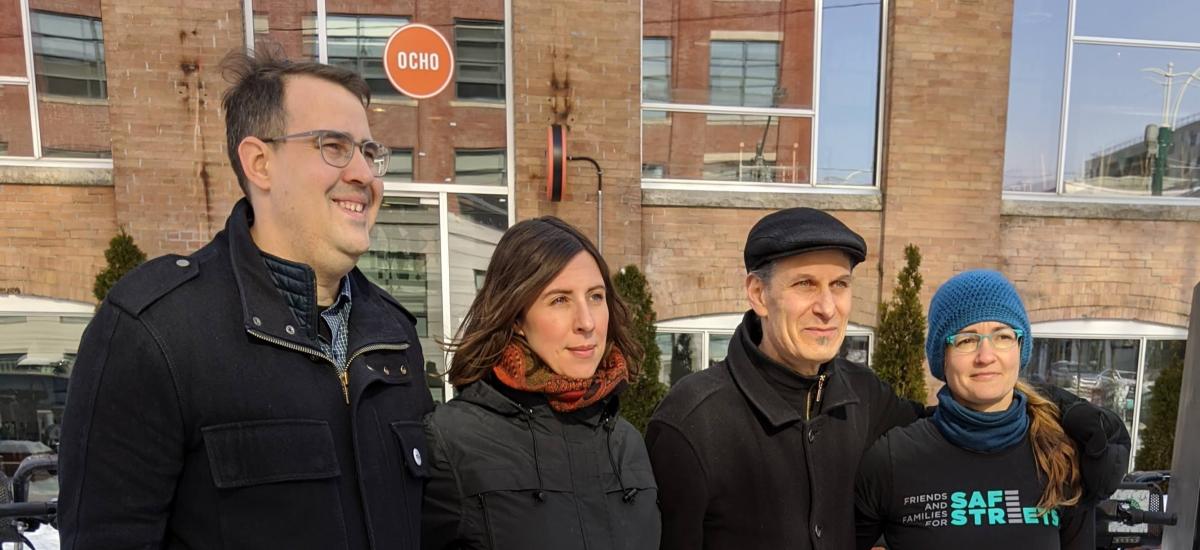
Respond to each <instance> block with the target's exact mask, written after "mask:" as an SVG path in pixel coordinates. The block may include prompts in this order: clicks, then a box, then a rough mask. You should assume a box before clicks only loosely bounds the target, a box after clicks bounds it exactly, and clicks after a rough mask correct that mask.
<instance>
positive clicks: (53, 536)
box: [0, 525, 58, 550]
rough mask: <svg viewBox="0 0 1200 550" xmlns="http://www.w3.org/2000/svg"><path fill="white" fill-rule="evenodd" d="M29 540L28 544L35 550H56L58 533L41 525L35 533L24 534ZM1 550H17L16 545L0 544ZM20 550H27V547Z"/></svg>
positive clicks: (49, 527) (47, 526)
mask: <svg viewBox="0 0 1200 550" xmlns="http://www.w3.org/2000/svg"><path fill="white" fill-rule="evenodd" d="M25 536H26V537H28V538H29V542H32V543H33V547H34V548H35V549H36V550H58V531H56V530H55V529H54V528H53V527H51V526H49V525H43V526H41V527H40V528H38V530H37V531H31V532H29V533H25ZM0 547H3V550H10V549H15V548H18V546H17V545H16V544H11V543H10V544H2V545H0ZM19 548H21V549H22V550H28V548H29V546H28V545H26V546H20V547H19Z"/></svg>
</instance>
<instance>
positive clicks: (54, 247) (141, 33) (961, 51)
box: [0, 0, 1200, 438]
mask: <svg viewBox="0 0 1200 550" xmlns="http://www.w3.org/2000/svg"><path fill="white" fill-rule="evenodd" d="M1099 4H1103V6H1099V7H1096V6H1091V5H1083V4H1082V3H1080V5H1079V6H1078V7H1076V8H1075V9H1071V6H1074V5H1075V3H1074V2H1070V1H1068V0H1016V1H1015V2H980V1H978V0H951V1H947V2H916V1H912V0H882V1H874V2H872V1H855V0H645V1H644V2H643V1H638V0H610V1H605V2H594V1H582V0H558V1H555V2H534V1H531V0H480V1H468V0H454V1H449V2H433V1H416V0H410V1H399V2H382V1H378V0H374V1H369V2H345V1H340V0H306V2H304V3H300V4H297V3H295V2H282V1H278V0H217V1H215V2H208V3H204V4H203V5H200V4H196V3H187V4H185V3H181V2H169V1H163V0H149V1H146V2H127V1H120V0H111V1H110V0H99V1H96V0H53V1H49V0H8V1H6V2H4V3H3V4H0V212H2V213H3V216H2V217H0V295H8V297H9V298H10V300H9V301H8V302H4V301H0V327H3V326H5V324H6V323H7V324H12V325H20V324H21V323H25V324H28V323H29V322H30V321H29V320H30V319H35V318H36V319H40V320H43V321H44V320H45V319H44V318H46V317H53V316H58V317H59V318H60V319H66V320H67V321H63V323H68V324H69V323H74V324H71V325H70V326H69V327H68V328H67V329H64V331H63V333H64V334H68V335H69V334H76V333H77V332H78V330H77V329H78V327H79V325H78V323H76V322H75V321H71V319H76V318H78V317H79V316H80V315H81V314H80V309H79V308H80V307H84V309H86V307H87V306H88V305H90V304H92V303H94V298H93V296H92V292H91V289H92V282H93V279H94V277H95V274H96V273H97V272H98V271H99V270H100V269H101V268H102V267H103V266H104V256H103V253H104V249H105V247H106V246H107V242H108V240H109V239H110V238H111V237H112V236H113V235H115V234H116V233H117V231H118V230H120V229H123V230H125V231H127V232H128V233H129V234H130V235H132V236H133V237H134V239H135V240H136V242H137V243H138V244H139V245H140V246H141V247H142V248H143V249H144V250H145V251H146V252H147V253H148V254H150V255H151V256H154V255H158V254H163V253H172V252H174V253H187V252H190V251H192V250H195V249H196V248H198V247H199V246H200V245H201V244H203V243H204V242H205V241H207V240H208V239H209V238H210V237H211V236H212V235H213V234H214V233H215V232H216V231H218V230H219V229H220V228H221V227H222V226H223V223H224V220H225V217H226V215H227V214H228V212H229V209H230V207H231V205H232V204H233V202H234V201H236V200H237V199H238V198H239V196H240V191H239V190H238V188H237V185H236V182H235V179H234V177H233V174H232V172H231V170H230V169H229V163H228V160H227V157H226V152H225V142H224V128H223V123H222V120H223V119H222V113H221V111H220V107H219V103H220V96H221V92H222V91H223V90H224V88H225V86H226V83H225V82H224V81H223V79H222V76H221V74H220V71H219V67H218V63H219V60H220V59H221V57H222V56H223V55H224V54H225V53H226V52H228V51H230V50H232V49H236V48H242V47H247V46H249V45H257V46H258V47H260V48H262V47H272V48H279V49H281V50H282V51H284V52H286V53H287V54H288V55H289V56H292V57H296V58H310V59H315V60H319V61H323V62H328V63H334V64H341V65H344V66H347V67H352V68H354V69H355V70H357V71H360V72H361V73H362V74H363V75H364V76H365V77H366V78H367V79H368V82H369V83H370V84H371V86H372V89H373V90H374V92H375V100H374V101H373V103H372V106H371V110H370V112H369V116H370V120H371V124H372V129H373V133H374V134H375V138H376V139H379V140H381V141H384V142H385V143H386V144H387V145H389V146H391V147H392V148H393V150H394V151H395V153H394V155H393V159H392V167H391V173H390V174H389V175H388V177H387V178H385V187H386V189H387V195H388V198H387V205H386V207H385V209H384V211H383V212H382V213H381V216H380V223H379V226H378V228H377V229H376V232H375V244H374V250H373V251H372V252H371V253H370V254H368V255H367V256H366V257H364V258H363V260H362V267H363V268H364V269H365V270H366V271H367V272H368V273H369V274H370V276H372V277H374V278H375V279H376V280H378V281H379V282H380V283H381V284H383V285H384V286H386V287H387V288H388V289H389V290H390V291H392V292H393V293H394V294H395V295H396V296H397V297H399V298H400V299H401V300H403V301H404V302H405V303H406V304H408V305H409V306H410V308H411V309H412V310H413V312H414V313H415V314H416V315H417V316H418V317H419V319H420V320H421V321H420V323H419V324H420V330H421V331H422V333H423V334H424V335H425V336H426V339H425V348H426V350H427V352H428V353H427V355H428V356H429V357H428V360H429V361H430V365H428V367H429V368H430V369H431V370H433V369H440V368H441V367H442V366H443V365H444V358H443V357H442V356H441V355H440V354H438V353H436V352H434V351H433V350H435V349H436V347H435V345H434V342H433V340H434V338H439V337H446V336H450V335H452V333H453V330H454V328H455V327H457V325H458V322H459V321H461V318H462V315H463V314H464V313H465V311H466V308H467V306H468V305H469V304H470V302H471V299H472V297H473V295H474V292H475V289H476V288H478V287H477V285H478V284H479V282H480V281H481V280H482V277H484V276H485V270H486V265H487V258H488V256H489V255H490V250H491V247H492V246H493V245H494V243H495V242H496V239H498V238H499V235H500V233H501V232H502V231H503V228H504V227H506V226H507V225H510V224H511V223H513V222H514V221H516V220H520V219H525V218H529V217H533V216H537V215H544V214H553V215H557V216H560V217H563V218H565V219H567V220H568V221H570V222H572V223H574V224H576V225H578V226H579V227H580V228H582V229H583V230H584V231H585V232H587V233H588V234H590V235H592V236H593V237H596V236H597V227H598V223H597V221H598V218H597V206H598V201H597V199H598V194H597V193H596V187H595V181H596V179H595V178H596V175H595V173H594V170H593V169H592V168H591V166H590V165H589V164H586V163H572V164H571V168H570V171H569V187H568V190H567V194H566V197H565V200H563V201H562V202H551V201H549V200H547V199H546V198H545V196H544V186H545V184H544V180H545V174H546V171H547V167H546V162H545V155H546V153H545V142H546V128H547V127H548V126H549V125H550V124H555V123H557V124H563V125H565V126H566V127H567V128H568V131H569V147H570V152H571V154H574V155H582V156H588V157H592V158H594V159H596V160H597V161H598V162H599V164H600V165H601V166H602V168H603V170H604V193H603V199H604V200H603V211H602V213H601V214H600V215H601V216H602V219H603V235H602V237H603V251H604V253H605V255H606V256H607V257H608V258H609V261H610V263H611V264H612V265H614V266H621V265H627V264H636V265H639V266H641V267H642V268H643V269H644V270H645V272H646V273H647V275H648V277H649V278H650V281H651V284H652V286H653V292H654V298H655V304H656V309H657V313H658V317H659V319H660V321H661V331H662V332H661V334H660V345H661V346H662V348H663V351H664V352H665V353H664V366H666V367H667V368H664V372H665V373H666V374H665V375H664V376H665V377H666V378H668V379H669V380H671V379H674V378H677V377H678V376H679V375H682V374H685V373H686V372H689V371H692V370H695V369H698V368H703V367H704V366H706V365H707V364H708V363H709V362H711V361H715V360H719V359H720V358H721V357H723V355H724V348H725V345H726V344H727V342H728V334H729V333H731V332H732V329H733V326H734V325H735V324H736V320H737V318H738V317H737V316H738V314H740V313H741V312H742V311H744V310H745V308H746V301H745V298H744V291H743V289H742V285H743V277H744V270H743V268H742V261H741V248H742V245H743V241H744V239H745V234H746V232H747V230H748V229H749V228H750V226H751V225H752V224H753V223H754V222H755V221H756V220H758V219H759V218H760V217H762V216H763V215H765V214H766V213H768V212H770V211H772V210H774V209H778V208H783V207H788V206H813V207H818V208H823V209H826V210H829V211H831V212H833V213H834V214H835V215H836V216H838V217H839V218H841V219H843V220H844V221H845V222H846V223H848V224H849V225H850V226H851V227H853V228H854V229H856V230H857V231H858V232H860V233H861V234H862V235H863V236H864V237H865V238H866V240H867V242H868V245H869V248H870V252H869V255H868V258H867V261H866V262H865V263H863V264H862V265H861V266H860V267H859V268H858V270H857V271H856V274H855V278H856V280H855V303H854V314H853V317H852V319H851V322H852V331H851V333H852V337H851V338H850V339H849V342H848V344H847V347H846V350H845V351H846V353H847V354H848V355H850V356H851V357H853V358H855V359H859V360H867V359H868V358H869V353H870V350H871V345H872V344H871V342H872V336H871V335H872V331H873V327H875V326H876V325H877V314H878V311H877V309H878V304H879V302H880V301H881V300H885V299H887V298H888V297H889V296H890V293H891V288H892V286H893V284H894V280H895V276H896V273H897V271H898V270H899V268H900V267H901V265H902V264H903V249H904V247H905V246H906V245H907V244H910V243H911V244H916V245H918V246H919V247H920V248H921V251H922V254H923V257H924V263H923V265H922V273H923V275H924V277H925V281H926V285H925V290H924V294H923V297H924V299H925V300H926V301H927V300H928V298H929V296H930V295H931V294H932V292H933V291H934V290H935V289H936V288H937V286H938V285H939V284H940V283H941V282H942V281H944V280H946V279H947V278H948V277H950V276H951V275H953V274H954V273H956V272H958V271H961V270H964V269H968V268H977V267H983V268H993V269H998V270H1000V271H1002V272H1004V273H1005V274H1006V275H1008V276H1009V277H1010V278H1011V279H1013V280H1014V281H1015V282H1016V283H1017V285H1018V287H1019V289H1020V291H1021V292H1022V294H1023V296H1024V298H1025V300H1026V305H1027V307H1028V308H1029V310H1030V312H1031V314H1032V316H1033V320H1034V321H1035V322H1036V323H1037V324H1036V325H1035V329H1034V333H1035V336H1037V337H1038V342H1039V344H1038V347H1037V350H1036V354H1035V362H1034V363H1035V364H1034V365H1033V366H1032V367H1031V375H1035V376H1039V377H1043V378H1046V379H1049V380H1052V381H1055V382H1057V383H1060V384H1062V385H1065V386H1068V387H1070V388H1071V389H1072V390H1074V391H1076V392H1078V393H1080V394H1081V395H1085V396H1086V397H1089V398H1091V399H1093V400H1095V401H1097V402H1100V403H1103V404H1105V405H1106V406H1110V407H1112V408H1114V409H1115V410H1117V411H1118V413H1119V414H1121V415H1122V417H1123V418H1125V419H1126V422H1127V423H1128V424H1129V426H1130V427H1131V431H1133V432H1134V433H1135V437H1136V434H1137V432H1138V431H1139V427H1140V426H1143V425H1145V424H1146V423H1147V422H1149V421H1152V419H1149V418H1148V417H1146V415H1144V414H1143V412H1144V411H1145V404H1144V397H1145V396H1146V395H1148V392H1149V389H1150V388H1151V387H1152V385H1153V381H1154V378H1155V376H1156V375H1157V373H1158V371H1159V370H1161V369H1162V367H1163V366H1164V365H1165V364H1166V362H1167V361H1169V360H1170V359H1169V358H1170V357H1171V356H1172V355H1173V354H1176V353H1179V354H1182V351H1183V343H1182V342H1183V338H1184V336H1185V334H1186V328H1187V325H1188V308H1189V304H1190V298H1191V289H1192V286H1193V285H1194V284H1196V283H1197V282H1198V281H1200V258H1198V257H1197V253H1198V252H1200V244H1197V242H1198V241H1197V240H1196V239H1195V238H1194V235H1196V234H1197V233H1198V232H1200V199H1196V198H1195V196H1196V194H1197V192H1196V190H1197V189H1200V165H1198V164H1200V163H1198V162H1197V161H1196V160H1195V157H1196V155H1194V154H1192V153H1189V152H1188V151H1192V150H1194V149H1195V147H1194V146H1196V145H1197V144H1200V136H1198V134H1197V132H1198V130H1196V129H1195V128H1194V125H1192V126H1189V125H1187V124H1180V123H1179V121H1187V120H1191V119H1190V118H1189V116H1190V115H1193V114H1195V113H1197V112H1200V94H1197V93H1193V94H1187V90H1188V88H1189V86H1191V85H1193V84H1195V82H1194V81H1195V80H1196V78H1193V76H1195V75H1196V73H1195V72H1193V71H1194V70H1196V69H1200V33H1198V32H1197V31H1196V30H1195V29H1194V28H1192V27H1190V26H1188V25H1185V24H1183V23H1176V22H1177V21H1178V22H1183V21H1194V20H1195V18H1189V17H1186V16H1185V15H1186V14H1188V13H1191V12H1196V11H1197V10H1200V8H1197V7H1194V6H1193V5H1192V4H1191V3H1188V2H1184V1H1183V0H1172V1H1170V2H1163V3H1162V4H1164V6H1165V5H1168V4H1169V5H1170V6H1168V7H1169V8H1170V9H1169V10H1168V7H1154V8H1146V9H1143V10H1133V8H1129V7H1126V4H1121V3H1115V2H1100V3H1099ZM1109 4H1112V5H1111V6H1110V5H1109ZM1118 4H1119V5H1118ZM1163 10H1167V11H1163ZM1171 10H1174V11H1171ZM1189 10H1190V11H1189ZM1193 15H1200V13H1195V14H1193ZM409 22H417V23H424V24H427V25H430V26H433V27H434V28H436V29H438V30H439V31H440V32H441V33H442V34H443V35H444V36H446V38H447V39H448V40H449V42H450V43H451V45H452V46H453V49H454V51H455V55H456V66H455V71H454V77H453V80H452V81H451V83H450V85H449V86H448V87H447V88H446V89H445V91H443V92H442V93H441V94H439V95H438V96H436V97H433V98H430V99H422V100H415V99H411V98H408V97H405V96H403V95H400V94H398V93H396V92H394V91H393V90H392V89H391V88H390V86H389V85H388V82H387V80H386V78H384V76H383V73H382V68H381V66H382V60H381V52H382V47H383V43H384V41H385V40H386V38H387V36H389V35H390V34H391V32H392V31H393V30H394V29H395V28H396V27H398V26H399V25H403V24H406V23H409ZM1155 71H1157V72H1155ZM1147 75H1151V76H1152V77H1154V78H1157V79H1158V82H1155V81H1153V80H1149V79H1147V78H1146V76H1147ZM1167 81H1170V82H1171V83H1172V86H1171V87H1167V86H1164V85H1163V84H1164V83H1165V82H1167ZM1164 105H1165V107H1164ZM1147 124H1155V125H1156V127H1155V131H1156V132H1157V131H1158V128H1159V127H1162V128H1167V129H1169V130H1168V133H1170V135H1171V139H1172V140H1173V145H1169V146H1167V147H1165V148H1162V147H1159V146H1158V142H1155V143H1154V145H1153V146H1151V145H1149V144H1147V145H1146V146H1144V147H1142V148H1141V149H1138V148H1137V147H1133V148H1130V145H1129V143H1130V140H1135V141H1136V140H1143V139H1145V138H1144V136H1145V135H1146V125H1147ZM1155 135H1156V136H1157V134H1155ZM1138 142H1139V143H1140V141H1138ZM1135 150H1136V151H1144V153H1142V152H1139V153H1137V154H1144V155H1146V156H1147V160H1146V161H1143V162H1107V161H1106V159H1107V158H1108V156H1111V155H1114V154H1116V155H1117V156H1120V157H1121V158H1124V157H1125V156H1129V155H1130V154H1131V153H1129V152H1130V151H1135ZM1151 151H1154V153H1155V156H1154V160H1153V161H1151V160H1149V157H1150V152H1151ZM1160 158H1161V159H1165V160H1164V161H1163V162H1159V161H1158V159H1160ZM1135 160H1136V159H1135ZM1097 166H1112V168H1107V169H1103V170H1101V169H1098V168H1096V167H1097ZM1089 167H1091V168H1089ZM31 300H32V301H31ZM5 304H7V305H5ZM30 304H33V305H30ZM4 308H7V309H4ZM4 318H7V319H8V320H9V321H11V323H10V322H9V321H3V319H4ZM38 326H44V324H43V325H38ZM38 330H44V329H38ZM27 332H28V331H27ZM3 334H5V333H3V332H2V331H0V369H8V370H9V371H12V372H25V371H30V369H33V371H36V372H46V373H57V374H56V376H61V375H63V374H64V373H65V372H66V371H68V370H69V367H70V362H71V360H72V359H73V353H74V348H73V344H72V343H71V341H70V340H71V339H70V338H69V337H64V338H60V339H59V340H57V341H58V342H59V343H58V348H55V349H57V351H52V350H51V351H46V350H44V349H42V348H39V351H37V353H34V352H33V350H31V349H30V344H29V343H28V342H24V341H18V340H19V338H18V337H17V336H7V337H4V336H3ZM22 334H26V333H22ZM56 353H57V355H55V354H56ZM22 369H24V371H23V370H22ZM438 389H439V391H440V390H441V387H440V386H439V387H438ZM3 391H4V389H3V387H0V392H3ZM60 397H61V396H60ZM31 399H32V398H31ZM35 400H40V401H38V402H39V403H41V404H39V405H37V406H36V407H34V408H35V409H38V410H53V409H55V408H56V407H58V406H60V405H56V404H55V397H54V396H53V395H46V396H38V397H36V399H35ZM21 414H23V416H21V418H20V419H19V420H16V422H17V423H18V424H19V423H24V424H21V425H20V426H17V425H15V424H14V427H12V428H11V430H15V432H14V434H13V435H7V434H0V435H5V437H14V436H16V435H21V438H32V437H35V435H31V434H36V433H38V432H39V431H40V430H41V429H43V428H45V425H44V424H46V423H48V422H49V423H52V422H53V415H50V417H48V418H43V417H45V416H46V415H41V416H38V415H36V414H34V413H29V414H25V413H21ZM18 416H20V415H18ZM3 420H5V421H6V420H8V419H7V417H6V418H4V419H3Z"/></svg>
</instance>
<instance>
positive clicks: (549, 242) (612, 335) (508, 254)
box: [446, 216, 643, 388]
mask: <svg viewBox="0 0 1200 550" xmlns="http://www.w3.org/2000/svg"><path fill="white" fill-rule="evenodd" d="M580 252H586V253H587V254H588V255H590V256H591V257H592V259H594V260H596V265H598V266H599V267H600V276H601V277H603V279H604V289H605V292H604V296H605V301H606V302H607V304H608V345H609V346H610V347H611V346H613V345H615V346H616V347H617V348H618V349H620V350H621V353H622V354H624V355H625V359H626V363H627V364H628V368H629V375H630V378H633V377H636V376H637V374H638V372H639V370H640V367H641V361H642V354H643V350H642V347H641V345H640V344H639V343H638V342H637V340H636V339H634V337H633V334H632V332H631V331H630V327H629V321H630V314H629V308H628V306H626V305H625V302H623V301H622V300H621V297H620V296H618V295H617V289H616V288H615V287H614V286H613V282H612V277H611V276H610V274H609V271H608V264H607V263H606V262H605V261H604V258H603V257H602V256H601V255H600V251H599V250H597V249H596V246H595V245H593V244H592V242H591V241H590V240H588V238H587V237H585V236H584V235H583V234H582V233H580V232H579V230H578V229H575V228H574V227H572V226H571V225H570V224H568V223H567V222H564V221H562V220H560V219H558V218H555V217H553V216H544V217H541V218H534V219H531V220H525V221H522V222H519V223H517V224H516V225H513V226H512V227H510V228H508V231H505V232H504V236H502V237H501V238H500V242H499V243H498V244H497V245H496V250H495V252H493V253H492V259H491V261H489V262H488V268H487V275H485V276H484V280H483V288H480V289H479V293H478V294H476V296H475V301H474V302H472V303H471V308H470V309H469V310H467V316H466V318H465V319H464V320H463V324H462V327H461V328H460V329H459V332H458V337H457V338H455V339H454V340H452V341H450V342H448V343H447V345H446V349H447V350H448V351H451V352H453V353H454V358H453V359H452V360H451V361H450V370H449V372H448V373H447V374H448V376H449V378H450V383H451V384H453V385H454V387H455V388H462V387H464V386H466V385H468V384H471V383H473V382H476V381H478V380H480V379H482V378H483V377H484V376H485V375H486V374H487V373H488V371H489V370H491V368H492V366H493V365H494V364H495V363H496V361H497V360H498V359H499V358H500V354H501V352H502V351H503V350H504V347H505V346H507V345H508V344H509V343H510V342H512V340H513V338H517V337H518V336H517V335H516V325H517V322H518V321H519V320H520V319H521V316H522V315H523V314H524V313H525V310H526V309H528V308H529V306H531V305H533V302H534V300H537V297H538V296H539V295H541V293H542V290H544V289H545V288H546V286H548V285H549V284H550V282H551V281H552V280H554V277H556V276H558V274H559V272H561V271H562V270H563V269H564V268H565V267H566V266H567V264H568V263H569V262H570V261H571V259H572V258H574V257H575V256H576V255H577V254H579V253H580Z"/></svg>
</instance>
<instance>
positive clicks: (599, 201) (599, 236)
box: [567, 156, 604, 252]
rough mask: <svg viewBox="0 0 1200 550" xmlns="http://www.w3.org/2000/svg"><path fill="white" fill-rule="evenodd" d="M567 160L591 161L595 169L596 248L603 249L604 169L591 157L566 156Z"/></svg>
mask: <svg viewBox="0 0 1200 550" xmlns="http://www.w3.org/2000/svg"><path fill="white" fill-rule="evenodd" d="M567 160H582V161H585V162H590V163H592V166H593V167H594V168H595V169H596V248H598V249H600V251H601V252H603V251H604V169H603V168H600V163H599V162H596V159H594V158H592V157H574V156H568V157H567Z"/></svg>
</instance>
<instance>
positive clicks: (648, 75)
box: [642, 37, 671, 102]
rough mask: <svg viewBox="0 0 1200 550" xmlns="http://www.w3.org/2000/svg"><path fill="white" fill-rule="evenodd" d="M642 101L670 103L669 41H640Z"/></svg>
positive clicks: (652, 39) (665, 39)
mask: <svg viewBox="0 0 1200 550" xmlns="http://www.w3.org/2000/svg"><path fill="white" fill-rule="evenodd" d="M642 101H663V102H666V101H671V39H670V38H661V37H646V38H643V39H642Z"/></svg>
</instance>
